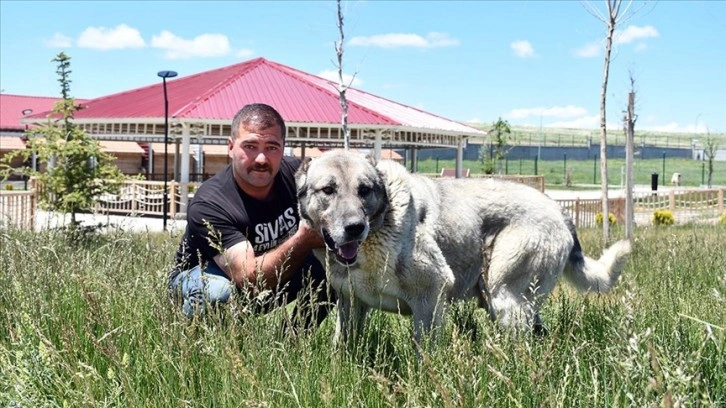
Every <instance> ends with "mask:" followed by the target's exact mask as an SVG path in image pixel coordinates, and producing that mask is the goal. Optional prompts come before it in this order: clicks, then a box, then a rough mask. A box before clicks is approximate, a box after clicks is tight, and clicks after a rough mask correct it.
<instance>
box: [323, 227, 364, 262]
mask: <svg viewBox="0 0 726 408" xmlns="http://www.w3.org/2000/svg"><path fill="white" fill-rule="evenodd" d="M323 238H325V246H326V247H328V251H330V252H332V253H334V254H335V259H337V260H338V262H340V263H341V264H343V265H352V264H354V263H355V260H356V258H357V256H358V246H359V242H358V241H351V242H346V243H345V244H342V245H340V246H338V245H337V244H336V243H335V241H334V240H333V238H332V237H331V236H330V234H328V231H326V230H325V229H323Z"/></svg>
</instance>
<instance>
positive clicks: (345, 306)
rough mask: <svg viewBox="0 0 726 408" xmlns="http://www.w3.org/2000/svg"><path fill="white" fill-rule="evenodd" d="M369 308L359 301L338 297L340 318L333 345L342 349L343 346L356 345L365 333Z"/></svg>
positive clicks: (343, 296)
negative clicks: (364, 326)
mask: <svg viewBox="0 0 726 408" xmlns="http://www.w3.org/2000/svg"><path fill="white" fill-rule="evenodd" d="M367 315H368V306H366V305H365V304H363V302H361V301H360V300H358V299H351V298H350V297H348V296H345V295H342V294H339V296H338V318H337V320H336V323H335V336H334V337H333V345H335V347H340V345H341V344H346V345H349V346H351V345H355V344H356V343H357V342H358V338H360V335H361V333H362V331H363V325H364V324H365V319H366V316H367Z"/></svg>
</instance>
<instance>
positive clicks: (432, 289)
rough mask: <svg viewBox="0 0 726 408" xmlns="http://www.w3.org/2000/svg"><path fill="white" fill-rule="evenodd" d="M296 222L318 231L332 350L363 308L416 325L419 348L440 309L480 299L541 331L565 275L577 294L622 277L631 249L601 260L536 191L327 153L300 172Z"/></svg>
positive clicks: (500, 314)
mask: <svg viewBox="0 0 726 408" xmlns="http://www.w3.org/2000/svg"><path fill="white" fill-rule="evenodd" d="M296 182H297V188H298V198H299V206H300V215H301V217H302V218H303V220H304V221H305V222H308V223H309V224H310V225H311V226H312V227H313V228H315V229H317V230H319V231H321V233H322V234H323V236H324V238H325V242H326V248H321V249H317V250H315V255H316V257H317V258H318V259H320V260H321V262H323V264H324V265H325V264H328V274H329V280H330V284H331V286H332V288H333V289H334V290H335V291H336V292H337V294H338V320H337V323H336V329H335V343H336V344H338V343H340V342H341V341H346V339H347V338H349V337H351V336H352V335H357V333H358V331H359V330H361V329H362V327H363V324H364V321H365V318H366V314H367V313H368V311H369V309H370V308H377V309H381V310H386V311H389V312H396V313H401V314H405V315H412V317H413V332H414V337H415V339H416V340H417V341H419V342H420V341H421V339H422V335H423V334H424V333H426V332H428V331H429V330H431V329H435V328H437V327H439V326H440V325H441V324H442V317H443V314H444V311H445V306H446V305H447V304H448V303H449V302H451V301H453V300H457V299H471V298H476V299H478V301H479V305H480V306H482V307H485V308H487V310H488V311H489V314H490V317H491V318H492V319H496V320H497V321H498V322H499V323H501V324H502V325H504V326H511V327H515V328H520V329H521V328H532V329H534V330H535V332H537V331H542V330H543V325H542V322H541V319H540V317H539V313H538V311H539V308H540V306H541V304H542V303H543V302H544V300H545V299H546V297H547V296H548V295H549V293H550V292H551V291H552V289H553V288H554V286H555V284H556V283H557V280H558V278H559V277H560V275H561V274H562V272H563V271H564V274H565V277H567V278H568V280H569V281H570V282H572V283H573V284H574V286H575V287H577V288H578V289H580V290H583V291H588V290H592V291H598V292H604V291H607V290H609V289H610V288H611V287H612V286H613V285H614V284H615V282H616V281H617V280H618V277H619V276H620V273H621V271H622V268H623V266H624V263H625V260H626V257H627V255H628V254H629V252H630V243H629V242H628V241H619V242H617V243H615V244H614V245H613V246H611V247H610V248H608V249H606V250H605V252H604V254H603V255H602V257H601V258H600V259H599V260H594V259H591V258H589V257H587V256H585V255H583V253H582V248H581V247H580V243H579V241H578V239H577V233H576V231H575V227H574V224H573V223H572V221H571V219H570V218H569V216H567V215H566V214H565V213H564V212H563V210H562V209H561V208H560V205H559V204H558V203H557V202H555V201H553V200H551V199H550V198H548V197H547V196H546V195H544V194H542V193H541V192H539V191H537V190H535V189H533V188H531V187H528V186H525V185H522V184H518V183H513V182H507V181H501V180H494V179H438V180H434V179H430V178H428V177H425V176H420V175H416V174H411V173H409V172H408V171H407V170H406V168H404V167H403V166H401V165H400V164H397V163H395V162H393V161H390V160H381V161H378V162H376V161H375V160H373V159H372V158H370V157H368V156H363V155H360V154H358V153H353V152H349V151H343V150H332V151H329V152H326V153H324V154H323V155H321V156H320V157H319V158H316V159H313V160H310V161H307V162H305V163H303V165H302V166H301V167H300V170H299V171H298V173H297V175H296Z"/></svg>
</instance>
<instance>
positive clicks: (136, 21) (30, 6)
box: [0, 0, 726, 133]
mask: <svg viewBox="0 0 726 408" xmlns="http://www.w3.org/2000/svg"><path fill="white" fill-rule="evenodd" d="M588 6H589V7H594V8H596V9H599V10H601V11H602V12H604V7H605V4H604V2H603V1H592V2H579V1H561V2H546V1H511V2H493V1H462V2H455V1H446V2H444V1H441V2H437V1H399V2H394V1H344V2H343V7H344V15H345V26H344V30H345V35H346V42H345V53H344V71H345V72H346V74H349V75H353V74H355V82H354V83H353V86H354V87H356V88H359V89H362V90H364V91H366V92H370V93H372V94H375V95H378V96H382V97H385V98H388V99H391V100H394V101H397V102H400V103H404V104H407V105H410V106H414V107H417V108H420V109H424V110H426V111H428V112H431V113H434V114H437V115H440V116H443V117H446V118H449V119H454V120H460V121H477V122H481V123H491V122H493V121H495V120H496V119H497V118H498V117H502V118H503V119H506V120H508V121H509V122H510V123H512V124H515V125H529V126H536V127H539V126H550V127H575V128H593V129H594V128H597V127H598V126H599V119H598V117H599V116H598V115H599V101H600V84H601V80H602V75H603V58H604V46H603V44H604V38H605V25H604V23H603V22H601V21H599V20H598V19H597V18H596V17H594V16H593V15H592V14H590V13H589V12H588V11H587V10H586V7H588ZM631 10H635V13H631V15H630V17H629V18H627V19H626V20H624V21H622V22H621V23H620V26H619V27H618V28H619V30H618V32H617V33H616V45H615V47H614V49H613V54H612V63H611V68H610V84H609V88H608V123H609V124H610V125H611V126H612V127H614V128H620V126H621V125H620V118H621V117H622V111H623V110H624V109H625V107H626V103H627V93H628V92H629V90H630V82H629V75H630V73H631V72H632V74H633V76H634V79H635V89H636V92H637V99H636V112H637V113H638V121H637V124H636V131H637V130H658V131H675V132H689V133H691V132H699V133H701V132H705V131H710V132H726V68H725V67H726V2H724V1H659V2H648V3H643V2H636V3H635V4H633V6H632V7H631ZM336 22H337V20H336V5H335V2H334V1H319V2H305V1H294V2H283V1H268V2H251V1H247V2H232V1H223V2H213V1H205V2H195V1H174V2H172V1H162V2H154V1H143V2H132V1H123V2H111V1H94V2H90V1H81V2H68V1H52V2H41V1H12V0H1V1H0V89H2V90H3V92H4V93H11V94H22V95H36V96H57V95H59V94H60V89H59V86H58V83H57V76H56V74H55V65H54V64H53V63H52V62H51V60H52V59H53V58H54V57H55V55H56V54H57V53H58V52H60V51H65V52H66V53H67V54H68V55H69V56H70V57H71V70H72V74H71V79H72V81H73V82H72V84H71V93H72V95H73V96H75V97H77V98H94V97H98V96H103V95H108V94H112V93H116V92H121V91H125V90H128V89H133V88H136V87H140V86H145V85H150V84H153V83H156V82H158V81H160V79H159V78H158V77H157V76H156V73H157V71H160V70H174V71H177V72H178V73H179V75H180V76H186V75H191V74H195V73H198V72H202V71H206V70H209V69H214V68H219V67H223V66H226V65H230V64H234V63H237V62H241V61H245V60H248V59H251V58H255V57H264V58H267V59H269V60H272V61H275V62H278V63H281V64H285V65H289V66H292V67H294V68H297V69H300V70H303V71H305V72H309V73H312V74H316V75H321V76H328V75H331V74H334V73H335V70H336V69H337V68H336V64H335V62H334V61H335V58H336V56H335V49H334V43H335V42H336V41H337V40H338V29H337V26H336ZM336 75H337V74H336ZM330 78H331V79H332V78H334V77H330Z"/></svg>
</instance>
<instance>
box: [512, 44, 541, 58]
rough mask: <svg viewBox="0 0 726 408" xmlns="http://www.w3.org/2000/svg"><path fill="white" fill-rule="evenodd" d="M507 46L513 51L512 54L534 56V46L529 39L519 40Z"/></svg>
mask: <svg viewBox="0 0 726 408" xmlns="http://www.w3.org/2000/svg"><path fill="white" fill-rule="evenodd" d="M509 47H510V48H511V49H512V51H514V55H516V56H518V57H520V58H531V57H534V56H535V54H534V48H533V47H532V44H530V42H529V41H526V40H519V41H514V42H513V43H511V44H509Z"/></svg>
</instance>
